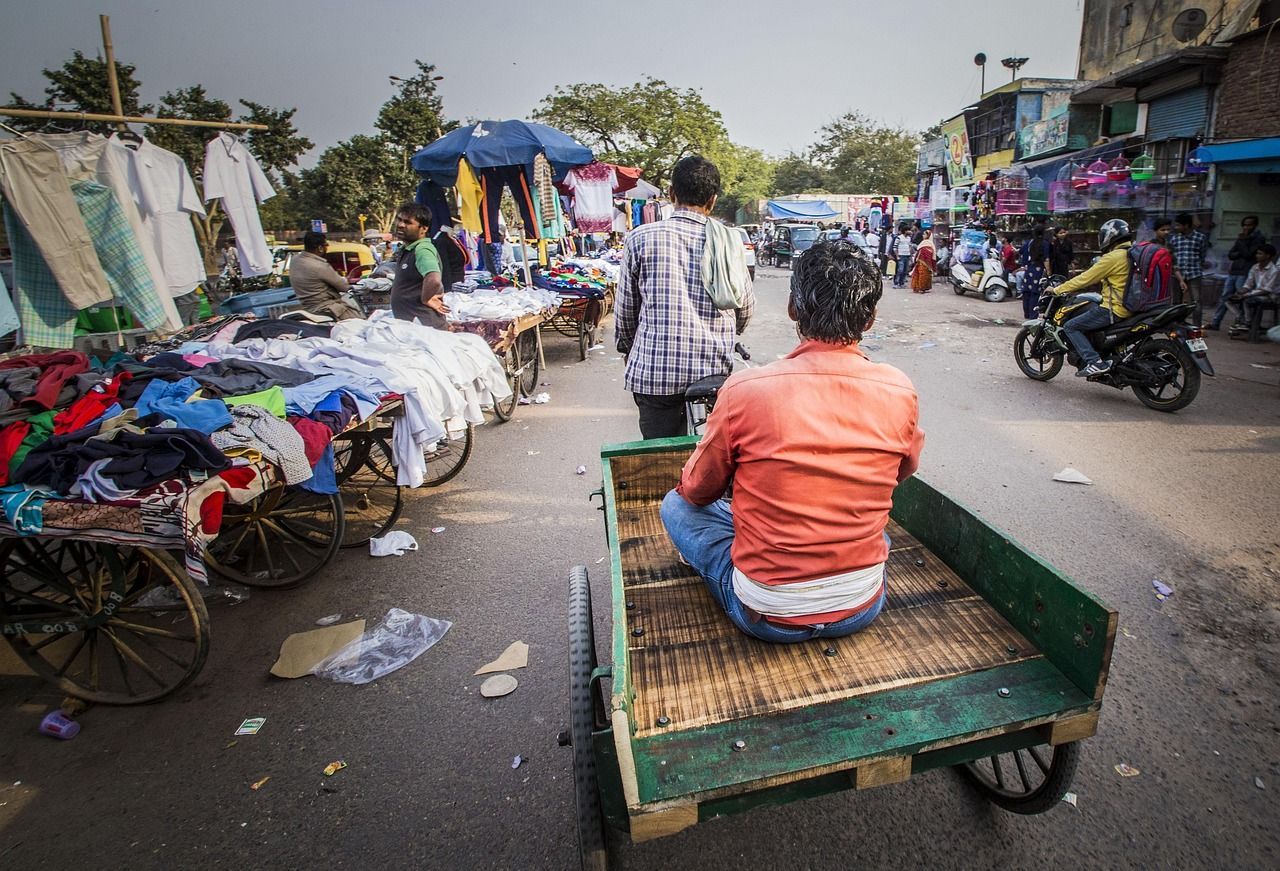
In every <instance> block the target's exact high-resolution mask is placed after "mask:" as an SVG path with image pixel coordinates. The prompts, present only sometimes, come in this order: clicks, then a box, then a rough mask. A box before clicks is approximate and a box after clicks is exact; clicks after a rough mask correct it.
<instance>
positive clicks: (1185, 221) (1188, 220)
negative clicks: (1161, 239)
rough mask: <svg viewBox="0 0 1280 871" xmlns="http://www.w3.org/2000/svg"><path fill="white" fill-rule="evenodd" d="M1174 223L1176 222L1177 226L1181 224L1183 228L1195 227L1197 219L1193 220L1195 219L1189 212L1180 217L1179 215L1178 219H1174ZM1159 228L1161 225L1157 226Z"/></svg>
mask: <svg viewBox="0 0 1280 871" xmlns="http://www.w3.org/2000/svg"><path fill="white" fill-rule="evenodd" d="M1173 222H1174V223H1175V224H1181V225H1182V226H1184V227H1193V226H1195V222H1196V219H1195V218H1193V217H1191V215H1190V214H1189V213H1187V212H1183V213H1182V214H1180V215H1178V216H1177V217H1176V218H1174V219H1173ZM1157 226H1159V225H1157Z"/></svg>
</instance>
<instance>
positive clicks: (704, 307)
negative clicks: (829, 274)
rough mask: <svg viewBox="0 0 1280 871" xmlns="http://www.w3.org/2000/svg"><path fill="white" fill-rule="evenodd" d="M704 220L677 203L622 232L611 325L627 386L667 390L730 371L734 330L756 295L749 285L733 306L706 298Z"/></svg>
mask: <svg viewBox="0 0 1280 871" xmlns="http://www.w3.org/2000/svg"><path fill="white" fill-rule="evenodd" d="M706 224H707V218H706V216H704V215H700V214H698V213H697V212H692V211H689V210H687V209H676V211H675V213H674V214H673V215H672V216H671V217H670V218H668V219H667V220H665V221H658V222H657V223H655V224H645V225H643V226H641V227H637V228H636V229H635V230H633V231H632V232H631V233H630V234H629V235H628V236H627V243H626V247H625V249H624V250H623V253H622V280H621V282H620V284H619V287H618V299H617V304H616V308H615V310H614V332H615V333H616V336H617V342H618V352H619V353H621V354H626V355H627V368H626V373H625V375H624V377H623V382H624V386H625V387H626V389H627V390H630V391H631V392H632V393H643V394H648V395H651V396H673V395H676V394H681V393H684V390H685V388H686V387H688V386H689V385H690V384H692V383H693V382H695V381H697V380H698V379H700V378H705V377H706V376H708V375H727V374H729V372H731V371H732V370H733V337H734V331H735V328H736V331H737V332H739V333H741V332H742V331H743V330H744V329H746V326H747V321H749V320H750V319H751V313H752V311H753V310H754V308H755V295H754V294H753V293H752V291H751V290H750V288H748V290H747V302H746V305H744V306H743V307H742V308H740V309H737V310H736V311H720V310H718V309H717V308H716V307H715V305H714V304H713V303H712V302H711V296H710V295H709V294H708V293H707V291H706V289H705V288H704V287H703V286H702V249H703V247H704V245H705V244H706Z"/></svg>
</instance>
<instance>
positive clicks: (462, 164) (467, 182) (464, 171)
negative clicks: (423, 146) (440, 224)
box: [454, 157, 484, 235]
mask: <svg viewBox="0 0 1280 871" xmlns="http://www.w3.org/2000/svg"><path fill="white" fill-rule="evenodd" d="M454 187H455V188H457V191H458V200H459V201H460V204H459V207H458V208H459V214H458V217H459V218H460V219H461V221H462V229H464V230H466V231H468V232H470V233H475V234H477V235H478V234H480V233H482V232H484V228H483V227H482V226H481V224H480V201H481V200H482V199H483V198H484V195H483V193H482V192H481V190H480V180H479V179H477V178H476V173H475V170H473V169H472V168H471V164H470V163H468V162H467V159H466V158H465V157H463V158H459V160H458V180H457V182H456V183H455V184H454Z"/></svg>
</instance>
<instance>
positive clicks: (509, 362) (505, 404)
mask: <svg viewBox="0 0 1280 871" xmlns="http://www.w3.org/2000/svg"><path fill="white" fill-rule="evenodd" d="M502 368H503V369H504V370H505V371H506V373H507V386H508V387H510V388H511V395H510V396H508V397H507V398H506V399H498V398H497V397H496V396H493V395H492V394H490V398H492V399H493V414H494V417H496V418H498V421H499V422H500V423H506V422H507V421H509V420H511V418H512V417H513V416H514V415H515V413H516V406H517V405H519V404H520V376H519V375H518V374H517V373H518V372H519V371H520V343H519V342H518V341H516V342H512V343H511V347H510V348H507V353H506V356H505V357H503V359H502Z"/></svg>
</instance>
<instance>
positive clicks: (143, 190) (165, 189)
mask: <svg viewBox="0 0 1280 871" xmlns="http://www.w3.org/2000/svg"><path fill="white" fill-rule="evenodd" d="M111 144H112V146H113V148H114V150H115V152H116V153H117V154H118V155H119V156H120V159H121V160H123V161H124V163H125V165H126V166H127V167H128V170H129V187H130V188H132V190H133V194H134V198H135V199H136V201H137V204H138V212H139V214H140V215H141V216H142V227H143V231H144V233H145V234H146V235H147V237H148V238H149V239H150V242H151V245H152V246H153V247H154V248H155V251H156V254H157V256H158V257H159V259H160V267H161V269H162V270H163V271H164V287H165V288H166V289H167V290H168V293H169V295H170V296H175V297H177V296H185V295H186V294H188V293H190V292H191V291H193V290H195V289H196V286H197V285H198V284H200V283H201V282H203V281H204V280H205V268H204V256H203V255H202V254H201V253H200V246H199V244H198V243H197V242H196V234H195V228H194V227H193V226H192V225H191V216H192V215H200V216H203V215H204V213H205V212H204V206H203V205H201V203H200V194H199V193H198V192H197V191H196V185H195V182H194V181H192V180H191V173H190V172H189V171H188V170H187V165H186V163H185V162H183V160H182V158H181V157H179V156H178V155H176V154H174V153H173V152H172V151H166V150H165V149H163V148H161V147H159V146H158V145H154V144H152V143H151V142H150V141H148V140H146V139H143V140H142V141H141V142H140V143H139V144H138V147H137V149H136V150H135V149H133V148H130V147H129V146H127V145H126V144H125V143H124V142H123V141H121V140H120V139H118V138H116V137H114V136H113V137H112V138H111Z"/></svg>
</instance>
